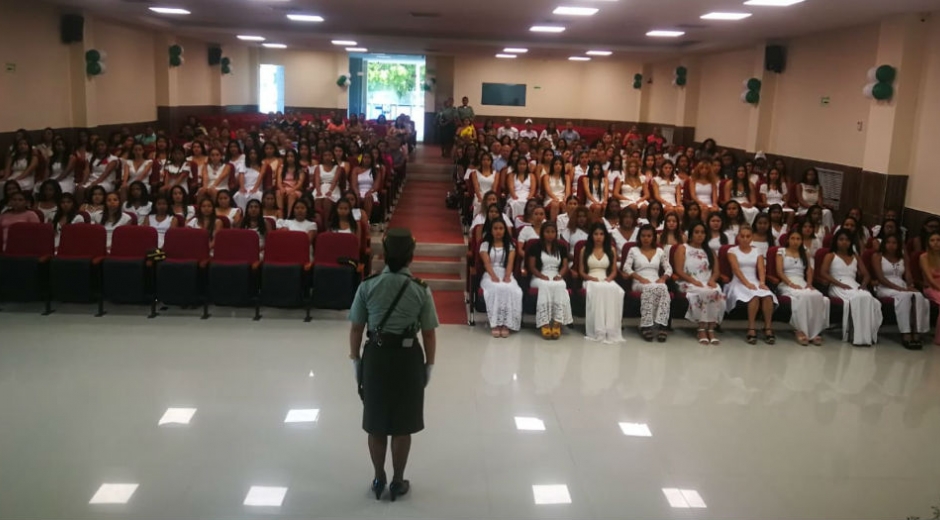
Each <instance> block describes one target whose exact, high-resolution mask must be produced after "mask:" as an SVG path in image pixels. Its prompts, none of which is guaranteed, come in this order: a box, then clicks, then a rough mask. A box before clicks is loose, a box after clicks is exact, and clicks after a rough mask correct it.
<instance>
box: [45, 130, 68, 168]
mask: <svg viewBox="0 0 940 520" xmlns="http://www.w3.org/2000/svg"><path fill="white" fill-rule="evenodd" d="M60 142H61V143H62V145H63V147H64V149H63V150H62V151H61V152H56V151H55V147H56V145H57V144H59V143H60ZM52 150H53V152H52V157H50V158H49V169H50V170H51V169H52V165H53V164H59V165H60V166H61V167H62V169H63V170H64V169H66V168H68V165H69V160H70V159H71V158H72V150H71V149H70V148H69V145H68V143H67V142H65V139H63V138H62V136H60V135H57V136H55V139H53V140H52Z"/></svg>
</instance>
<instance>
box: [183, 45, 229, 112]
mask: <svg viewBox="0 0 940 520" xmlns="http://www.w3.org/2000/svg"><path fill="white" fill-rule="evenodd" d="M177 42H178V43H179V44H180V45H182V46H183V49H184V50H185V53H184V57H185V58H186V62H185V63H183V65H182V66H181V67H178V68H177V69H176V70H177V82H178V85H179V90H178V96H177V104H178V105H179V106H203V105H211V104H214V103H213V102H212V101H213V100H212V97H213V96H212V94H211V92H210V85H211V84H212V82H213V78H212V75H213V74H217V75H219V74H221V71H220V70H219V67H218V66H215V67H210V66H209V45H208V44H207V43H206V42H201V41H198V40H192V39H188V38H178V39H177Z"/></svg>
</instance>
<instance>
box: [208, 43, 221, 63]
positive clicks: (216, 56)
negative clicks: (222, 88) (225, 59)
mask: <svg viewBox="0 0 940 520" xmlns="http://www.w3.org/2000/svg"><path fill="white" fill-rule="evenodd" d="M221 63H222V47H209V66H210V67H215V66H216V65H219V64H221Z"/></svg>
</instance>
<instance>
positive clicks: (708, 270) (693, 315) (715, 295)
mask: <svg viewBox="0 0 940 520" xmlns="http://www.w3.org/2000/svg"><path fill="white" fill-rule="evenodd" d="M706 236H707V229H706V228H705V224H703V223H702V222H695V223H694V224H692V227H690V228H689V241H688V242H687V243H685V244H681V245H679V246H676V247H677V249H676V269H675V274H676V275H677V276H678V278H679V284H678V285H679V290H680V291H682V292H684V293H685V297H686V299H688V300H689V310H688V311H687V312H686V313H685V319H687V320H689V321H691V322H692V323H695V324H696V325H697V326H698V342H699V343H701V344H702V345H708V344H712V345H717V344H719V343H721V341H720V340H719V339H718V337H717V336H715V328H716V326H718V325H720V324H721V320H722V318H724V315H725V295H724V293H723V292H721V287H719V286H718V277H719V276H720V274H721V270H720V268H719V265H718V259H717V253H715V252H714V251H712V249H711V248H710V247H709V246H708V240H706Z"/></svg>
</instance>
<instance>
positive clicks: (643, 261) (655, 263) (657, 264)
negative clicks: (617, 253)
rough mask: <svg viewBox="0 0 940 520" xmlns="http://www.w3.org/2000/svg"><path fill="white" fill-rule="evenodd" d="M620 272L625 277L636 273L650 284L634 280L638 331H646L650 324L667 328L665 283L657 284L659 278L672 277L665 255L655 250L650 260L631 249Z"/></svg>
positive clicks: (666, 288) (639, 251)
mask: <svg viewBox="0 0 940 520" xmlns="http://www.w3.org/2000/svg"><path fill="white" fill-rule="evenodd" d="M623 272H624V273H626V274H627V275H628V276H633V274H634V273H636V274H637V275H639V276H641V277H643V278H645V279H646V280H649V283H642V282H639V281H637V280H633V290H634V291H639V292H640V327H642V328H648V327H652V326H653V324H656V325H659V326H661V327H665V326H667V325H669V308H670V304H671V302H672V299H671V298H670V297H669V288H668V287H666V284H664V283H656V280H658V279H659V278H660V277H661V276H667V277H668V276H672V266H671V265H669V257H668V255H667V254H666V252H665V251H663V249H662V248H658V247H657V248H656V250H655V251H654V252H653V257H652V258H647V257H646V255H645V254H643V251H641V250H640V248H639V247H634V248H631V249H630V252H629V253H627V258H626V259H625V260H624V262H623ZM660 273H662V274H660Z"/></svg>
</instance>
